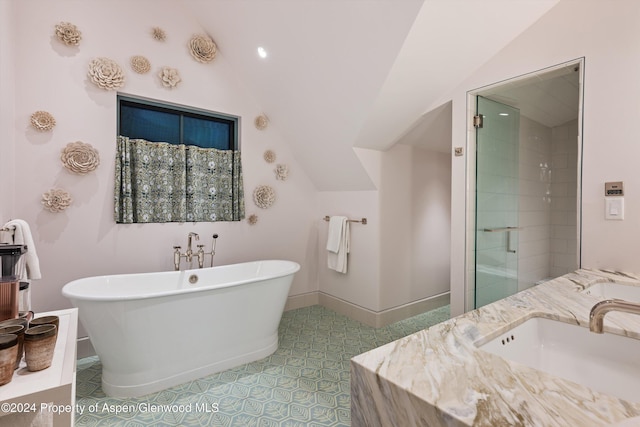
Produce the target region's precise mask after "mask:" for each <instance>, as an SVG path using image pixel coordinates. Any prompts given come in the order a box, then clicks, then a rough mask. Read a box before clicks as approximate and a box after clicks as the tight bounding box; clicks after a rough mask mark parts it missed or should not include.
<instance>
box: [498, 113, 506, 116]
mask: <svg viewBox="0 0 640 427" xmlns="http://www.w3.org/2000/svg"><path fill="white" fill-rule="evenodd" d="M498 114H499V115H500V116H508V115H509V113H498Z"/></svg>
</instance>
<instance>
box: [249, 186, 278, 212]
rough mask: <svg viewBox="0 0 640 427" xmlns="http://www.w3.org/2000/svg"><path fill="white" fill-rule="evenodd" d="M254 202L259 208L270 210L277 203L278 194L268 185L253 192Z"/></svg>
mask: <svg viewBox="0 0 640 427" xmlns="http://www.w3.org/2000/svg"><path fill="white" fill-rule="evenodd" d="M253 201H254V203H255V204H256V206H257V207H259V208H261V209H268V208H270V207H271V206H272V205H273V203H274V202H275V201H276V192H275V190H274V189H273V188H272V187H270V186H268V185H260V186H258V187H256V189H255V190H254V191H253Z"/></svg>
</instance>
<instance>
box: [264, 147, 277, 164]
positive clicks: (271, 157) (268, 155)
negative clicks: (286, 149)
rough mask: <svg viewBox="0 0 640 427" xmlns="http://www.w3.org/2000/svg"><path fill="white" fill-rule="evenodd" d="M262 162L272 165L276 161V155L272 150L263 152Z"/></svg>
mask: <svg viewBox="0 0 640 427" xmlns="http://www.w3.org/2000/svg"><path fill="white" fill-rule="evenodd" d="M263 157H264V161H265V162H267V163H273V162H275V161H276V153H275V152H274V151H273V150H267V151H265V152H264V155H263Z"/></svg>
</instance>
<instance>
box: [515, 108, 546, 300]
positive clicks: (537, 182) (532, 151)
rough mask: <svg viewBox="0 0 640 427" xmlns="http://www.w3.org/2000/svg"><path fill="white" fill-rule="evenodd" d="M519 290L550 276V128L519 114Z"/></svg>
mask: <svg viewBox="0 0 640 427" xmlns="http://www.w3.org/2000/svg"><path fill="white" fill-rule="evenodd" d="M519 159H520V179H519V188H520V200H519V202H520V213H519V217H518V222H519V226H520V227H521V228H522V230H521V231H520V232H519V242H518V251H519V252H520V254H519V257H518V290H523V289H527V288H529V287H531V286H533V285H534V284H535V283H536V282H537V281H539V280H542V279H544V278H546V277H548V276H549V272H550V260H549V247H550V243H551V242H550V239H551V225H550V224H551V205H550V199H549V194H548V193H549V192H550V190H551V172H550V171H551V129H550V128H548V127H546V126H544V125H542V124H540V123H538V122H535V121H533V120H531V119H529V118H528V117H525V116H522V115H521V116H520V156H519Z"/></svg>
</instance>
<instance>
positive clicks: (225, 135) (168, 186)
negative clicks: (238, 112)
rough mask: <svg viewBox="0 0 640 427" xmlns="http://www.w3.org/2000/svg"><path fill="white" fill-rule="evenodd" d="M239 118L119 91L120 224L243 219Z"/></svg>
mask: <svg viewBox="0 0 640 427" xmlns="http://www.w3.org/2000/svg"><path fill="white" fill-rule="evenodd" d="M238 122H239V118H238V117H234V116H230V115H224V114H220V113H214V112H209V111H203V110H197V109H194V108H190V107H184V106H176V105H171V104H163V103H160V102H156V101H149V100H140V99H137V98H131V97H126V96H121V95H119V96H118V140H117V158H116V173H115V212H114V216H115V220H116V222H117V223H147V222H185V221H189V222H198V221H240V220H241V219H243V218H244V192H243V188H242V185H243V184H242V168H241V161H240V151H239V149H238V146H239V143H238Z"/></svg>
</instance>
